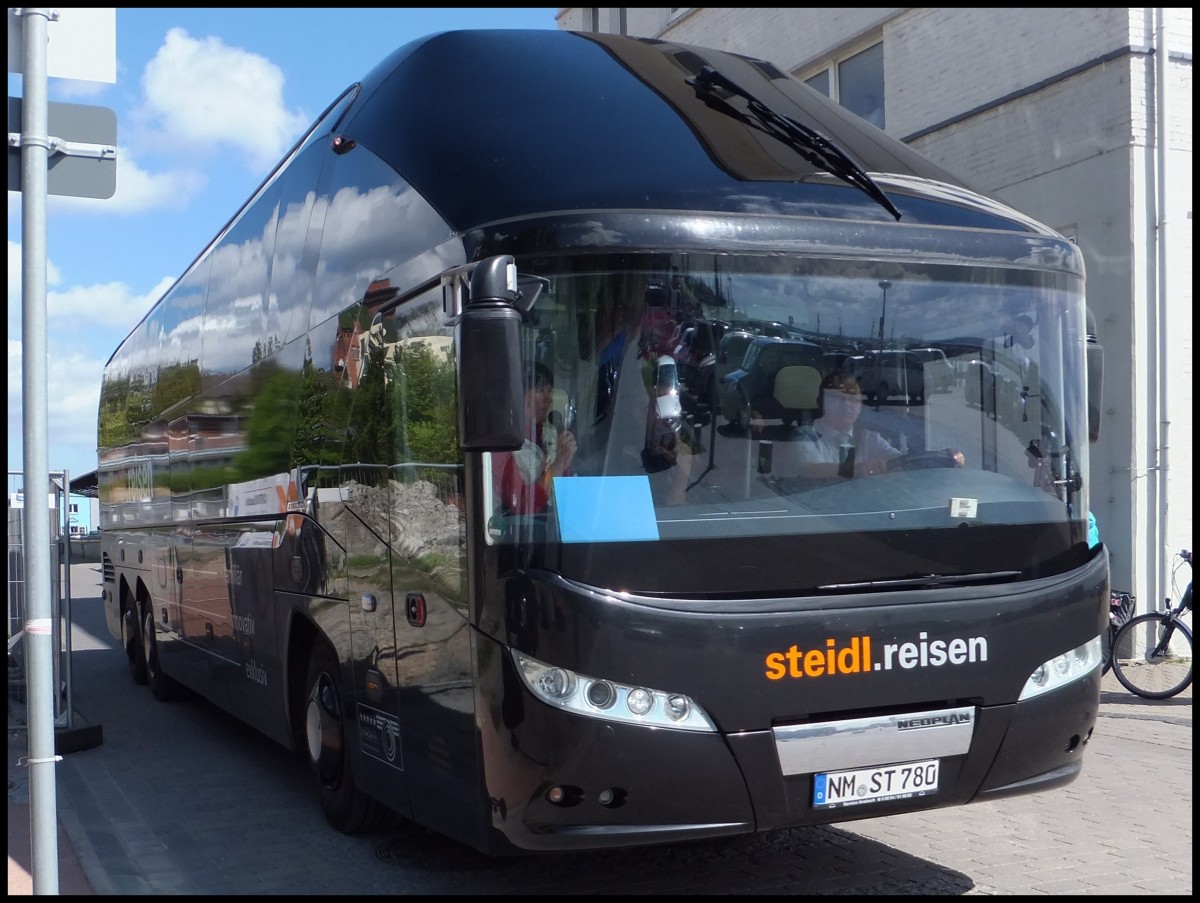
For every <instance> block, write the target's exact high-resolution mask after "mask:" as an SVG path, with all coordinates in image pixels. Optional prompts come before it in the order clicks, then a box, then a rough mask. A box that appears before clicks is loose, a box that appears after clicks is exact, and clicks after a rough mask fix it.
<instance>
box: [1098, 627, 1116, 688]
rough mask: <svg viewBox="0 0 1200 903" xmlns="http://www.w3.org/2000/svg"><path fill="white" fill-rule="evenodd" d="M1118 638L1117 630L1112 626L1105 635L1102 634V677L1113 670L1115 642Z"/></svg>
mask: <svg viewBox="0 0 1200 903" xmlns="http://www.w3.org/2000/svg"><path fill="white" fill-rule="evenodd" d="M1116 636H1117V628H1115V627H1113V626H1112V625H1111V624H1110V625H1108V629H1107V630H1105V631H1104V633H1102V634H1100V662H1101V667H1100V676H1101V677H1103V676H1104V675H1105V674H1107V673H1108V672H1109V671H1111V670H1112V650H1113V640H1114V639H1115V638H1116Z"/></svg>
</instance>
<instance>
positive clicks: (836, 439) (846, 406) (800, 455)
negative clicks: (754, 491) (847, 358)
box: [772, 370, 902, 479]
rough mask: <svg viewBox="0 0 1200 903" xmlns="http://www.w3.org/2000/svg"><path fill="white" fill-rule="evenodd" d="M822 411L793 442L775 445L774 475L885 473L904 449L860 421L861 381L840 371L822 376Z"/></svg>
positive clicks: (827, 475)
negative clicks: (896, 446)
mask: <svg viewBox="0 0 1200 903" xmlns="http://www.w3.org/2000/svg"><path fill="white" fill-rule="evenodd" d="M819 399H820V400H819V404H820V414H819V415H818V416H817V418H816V419H815V420H813V422H812V425H811V427H809V428H806V429H805V430H804V432H803V434H802V435H800V436H799V438H797V439H796V441H794V442H784V443H779V444H778V445H777V446H776V448H775V462H774V465H773V467H772V471H773V473H774V475H775V476H777V477H778V476H782V477H788V476H795V475H799V476H802V477H813V478H822V479H824V478H833V477H861V476H870V475H872V474H877V473H886V472H887V470H888V465H889V464H890V463H891V462H892V461H893V460H895V459H896V458H899V457H900V456H901V454H902V452H901V451H900V450H899V449H897V448H895V447H894V446H893V445H892V444H891V443H890V442H888V441H887V439H885V438H884V437H883V436H881V435H880V434H879V433H877V432H875V431H874V430H871V429H867V428H866V427H864V426H862V425H861V424H858V423H857V422H856V421H857V420H858V415H859V414H860V413H861V412H862V406H863V396H862V390H861V389H860V388H859V384H858V380H857V379H856V378H855V377H854V376H852V375H850V374H849V373H845V372H843V371H840V370H835V371H834V372H833V373H830V374H829V375H828V376H826V377H825V378H824V379H823V380H821V386H820V393H819Z"/></svg>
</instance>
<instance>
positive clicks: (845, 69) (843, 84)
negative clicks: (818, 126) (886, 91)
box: [804, 42, 886, 128]
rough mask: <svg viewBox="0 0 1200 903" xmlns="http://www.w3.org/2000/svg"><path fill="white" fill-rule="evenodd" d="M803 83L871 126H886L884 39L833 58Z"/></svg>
mask: <svg viewBox="0 0 1200 903" xmlns="http://www.w3.org/2000/svg"><path fill="white" fill-rule="evenodd" d="M804 83H805V84H807V85H808V86H809V87H810V88H815V89H816V90H818V91H820V92H821V93H822V94H824V95H825V96H826V97H830V98H832V99H833V100H836V101H837V102H838V103H840V104H841V105H842V106H843V107H845V108H846V109H847V110H850V111H851V112H852V113H857V114H858V115H859V116H861V117H862V118H863V119H865V120H867V122H869V123H871V124H872V125H877V126H879V128H883V127H884V124H885V121H886V120H885V119H884V112H883V43H882V42H880V43H878V44H873V45H871V46H870V47H868V48H867V49H866V50H860V51H859V52H858V53H855V54H854V55H852V56H848V57H845V58H843V59H840V60H834V61H833V62H832V63H831V64H829V65H828V66H826V67H825V68H823V69H821V70H820V71H819V72H814V73H813V74H812V75H810V76H808V77H807V78H805V79H804Z"/></svg>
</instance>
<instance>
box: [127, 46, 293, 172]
mask: <svg viewBox="0 0 1200 903" xmlns="http://www.w3.org/2000/svg"><path fill="white" fill-rule="evenodd" d="M283 84H284V77H283V72H282V71H281V70H280V68H279V67H278V66H276V65H275V64H274V63H272V62H270V61H269V60H267V59H266V58H264V57H262V56H259V55H257V54H253V53H248V52H247V51H245V50H240V49H238V48H236V47H230V46H229V45H227V44H225V43H223V42H222V41H221V40H220V39H219V38H212V37H210V38H203V39H196V38H192V37H191V36H190V35H189V34H188V33H187V32H186V31H184V30H183V29H182V28H172V29H171V30H170V31H169V32H167V37H166V40H165V41H164V42H163V45H162V47H160V48H159V51H158V53H157V54H155V56H154V59H152V60H151V61H150V63H149V64H148V65H147V66H146V70H145V72H144V73H143V75H142V90H143V92H144V93H145V98H146V105H147V107H146V110H145V111H144V112H145V114H146V115H147V116H148V118H149V120H150V122H152V123H153V124H155V125H156V126H157V127H158V128H160V129H161V130H162V131H163V132H165V133H166V137H168V138H169V139H171V140H173V141H178V142H183V143H187V144H191V145H200V146H207V147H220V146H229V147H233V148H236V149H238V150H240V151H241V152H242V153H244V154H245V155H246V157H247V159H248V162H249V164H250V165H251V166H253V167H254V168H255V169H265V168H268V167H270V166H272V165H274V164H275V163H276V162H277V161H278V160H279V158H280V157H281V156H282V154H283V152H284V151H285V150H287V148H288V147H290V146H291V144H292V143H293V142H294V141H295V139H296V137H297V136H298V135H299V133H300V131H301V130H302V129H303V128H304V127H305V126H307V125H308V123H309V121H310V119H311V117H309V116H308V115H307V114H305V113H303V112H301V111H291V110H288V109H287V108H286V107H285V105H284V102H283Z"/></svg>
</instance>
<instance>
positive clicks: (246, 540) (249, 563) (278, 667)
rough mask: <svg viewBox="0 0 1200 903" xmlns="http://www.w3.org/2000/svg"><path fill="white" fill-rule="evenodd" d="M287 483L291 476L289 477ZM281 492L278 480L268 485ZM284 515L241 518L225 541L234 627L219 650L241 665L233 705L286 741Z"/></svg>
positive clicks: (225, 634)
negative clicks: (280, 561)
mask: <svg viewBox="0 0 1200 903" xmlns="http://www.w3.org/2000/svg"><path fill="white" fill-rule="evenodd" d="M284 482H285V483H286V479H285V480H284ZM267 488H268V490H269V491H270V492H271V493H272V494H273V495H274V496H275V497H276V499H277V498H278V494H277V493H276V486H275V485H271V486H269V487H267ZM284 524H285V522H284V521H280V520H275V519H271V520H263V521H257V522H253V523H246V522H238V523H237V524H236V525H235V527H236V532H235V534H234V535H233V536H231V537H230V540H231V541H230V542H229V544H227V545H226V547H225V574H226V578H227V581H228V584H229V612H228V616H229V629H228V630H227V631H224V632H223V633H222V635H221V637H219V638H218V644H217V649H216V653H217V655H218V656H219V658H220V660H221V661H222V663H223V665H222V666H223V667H225V665H224V663H225V662H228V663H229V665H231V666H232V667H234V668H236V669H237V670H236V673H235V674H233V675H232V686H233V692H232V693H231V697H230V709H231V710H232V711H233V713H234V714H236V715H238V716H239V717H241V718H243V719H245V720H247V721H250V722H251V723H253V724H257V725H259V726H260V727H261V729H262V730H263V731H264V732H266V733H268V734H270V735H271V736H273V737H277V738H280V739H282V740H284V741H286V738H287V737H288V736H289V732H288V730H287V727H286V723H285V722H286V719H285V716H284V709H283V704H282V699H283V687H284V686H285V676H286V667H285V663H284V662H283V661H281V656H280V652H279V647H278V644H277V643H276V641H275V638H276V631H275V591H274V579H273V568H274V555H275V546H276V545H277V543H278V542H279V536H280V533H281V531H282V530H283V529H284Z"/></svg>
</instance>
